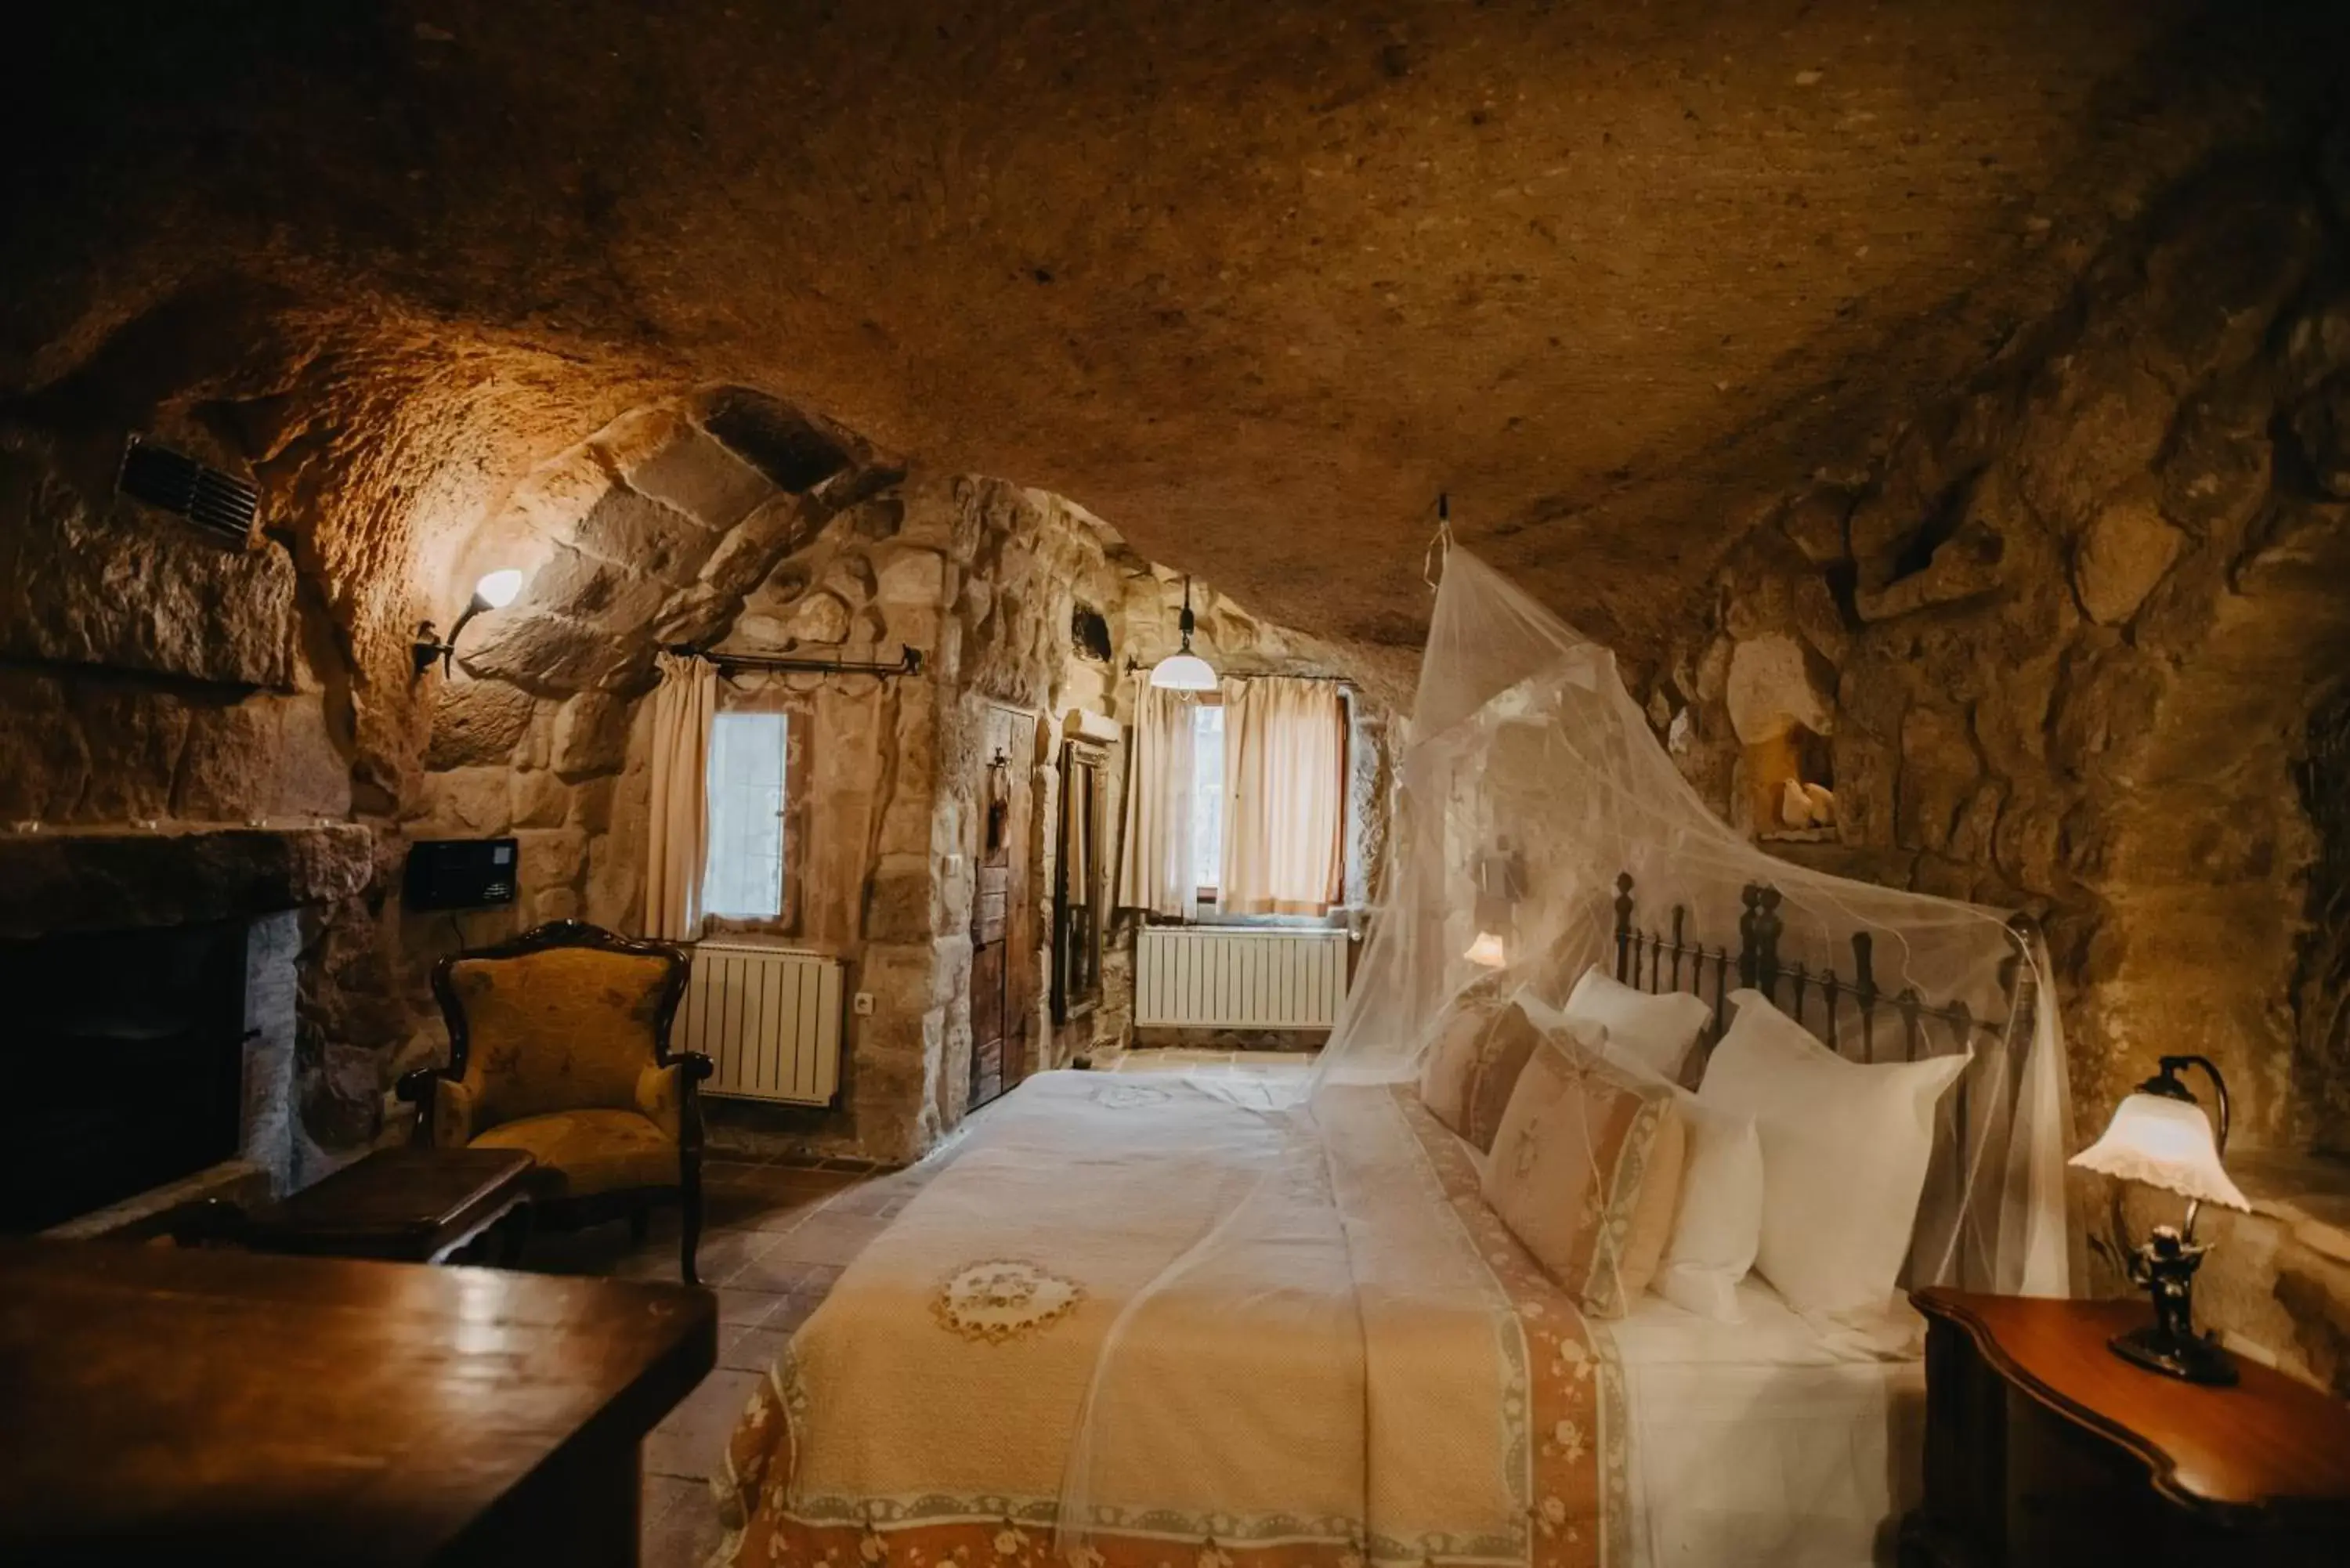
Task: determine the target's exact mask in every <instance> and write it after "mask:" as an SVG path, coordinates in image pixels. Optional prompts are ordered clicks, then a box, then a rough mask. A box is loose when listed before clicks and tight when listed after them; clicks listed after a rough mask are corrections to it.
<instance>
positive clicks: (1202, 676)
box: [1150, 647, 1216, 691]
mask: <svg viewBox="0 0 2350 1568" xmlns="http://www.w3.org/2000/svg"><path fill="white" fill-rule="evenodd" d="M1150 683H1151V684H1152V685H1153V686H1156V687H1158V688H1159V690H1161V691H1214V690H1215V689H1216V672H1215V670H1214V669H1213V668H1212V667H1211V665H1210V664H1209V663H1208V661H1207V660H1206V659H1202V658H1201V657H1200V656H1199V655H1198V654H1196V653H1193V652H1192V651H1191V649H1190V648H1188V647H1187V648H1185V649H1184V650H1183V651H1182V652H1180V653H1170V654H1169V655H1168V656H1167V657H1166V658H1164V659H1160V660H1159V662H1158V663H1157V664H1155V665H1153V666H1152V667H1151V670H1150Z"/></svg>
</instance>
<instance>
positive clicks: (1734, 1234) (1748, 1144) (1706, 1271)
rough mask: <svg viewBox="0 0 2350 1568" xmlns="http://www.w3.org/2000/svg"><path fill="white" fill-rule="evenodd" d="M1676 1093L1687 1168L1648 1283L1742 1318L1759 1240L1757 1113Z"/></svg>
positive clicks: (1691, 1305) (1682, 1301)
mask: <svg viewBox="0 0 2350 1568" xmlns="http://www.w3.org/2000/svg"><path fill="white" fill-rule="evenodd" d="M1679 1094H1680V1107H1681V1121H1682V1124H1683V1125H1684V1126H1685V1127H1688V1129H1689V1168H1688V1169H1687V1170H1685V1171H1684V1172H1683V1173H1682V1175H1681V1196H1680V1208H1679V1210H1676V1211H1675V1213H1674V1215H1673V1234H1672V1239H1671V1240H1670V1241H1667V1242H1666V1243H1665V1256H1664V1260H1663V1262H1660V1263H1659V1264H1658V1266H1657V1272H1656V1273H1655V1274H1654V1275H1653V1276H1651V1277H1650V1279H1649V1281H1648V1288H1649V1289H1650V1290H1652V1291H1654V1292H1656V1293H1658V1294H1659V1295H1660V1296H1662V1297H1664V1298H1665V1299H1666V1300H1667V1301H1669V1302H1670V1303H1673V1304H1674V1305H1675V1306H1677V1307H1679V1308H1681V1309H1682V1310H1684V1311H1686V1312H1693V1313H1695V1314H1698V1316H1700V1317H1710V1318H1712V1319H1714V1320H1716V1321H1717V1322H1720V1323H1742V1322H1743V1321H1745V1317H1746V1314H1745V1312H1744V1311H1743V1309H1742V1308H1741V1307H1740V1306H1739V1304H1738V1282H1739V1281H1741V1280H1742V1279H1744V1278H1745V1277H1746V1272H1747V1271H1748V1270H1750V1269H1752V1267H1753V1266H1754V1254H1755V1252H1756V1251H1757V1250H1758V1249H1759V1248H1760V1247H1761V1246H1762V1243H1763V1140H1762V1137H1761V1136H1760V1135H1759V1134H1758V1133H1757V1131H1756V1129H1755V1126H1754V1118H1753V1117H1752V1116H1747V1115H1745V1114H1744V1113H1742V1112H1739V1111H1731V1110H1726V1109H1724V1108H1723V1107H1721V1106H1716V1105H1712V1104H1710V1103H1708V1102H1707V1101H1705V1100H1703V1099H1701V1098H1700V1097H1699V1096H1696V1095H1692V1094H1690V1093H1689V1092H1688V1091H1687V1090H1681V1091H1679Z"/></svg>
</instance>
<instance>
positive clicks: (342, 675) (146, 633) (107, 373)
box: [0, 285, 642, 1174]
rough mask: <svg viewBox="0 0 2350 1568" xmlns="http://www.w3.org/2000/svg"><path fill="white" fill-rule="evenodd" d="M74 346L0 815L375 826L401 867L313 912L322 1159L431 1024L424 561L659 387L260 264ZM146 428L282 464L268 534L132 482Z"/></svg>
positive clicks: (39, 422)
mask: <svg viewBox="0 0 2350 1568" xmlns="http://www.w3.org/2000/svg"><path fill="white" fill-rule="evenodd" d="M68 348H70V351H68ZM47 362H48V363H49V364H50V365H51V366H52V367H53V372H52V373H51V374H49V375H48V377H47V379H44V380H42V381H40V382H38V383H37V384H36V385H33V386H30V387H27V388H20V389H16V391H14V392H12V393H11V394H10V395H8V396H7V397H6V399H5V402H0V577H5V583H6V586H5V587H0V596H5V604H0V755H5V761H6V765H5V767H0V821H5V822H6V823H8V824H10V825H12V826H13V825H16V824H19V823H29V822H40V823H44V824H48V825H59V824H67V825H73V826H78V827H83V828H89V829H104V828H109V827H111V828H116V829H122V830H128V831H134V832H136V831H143V825H146V824H149V823H158V824H161V826H164V827H167V828H172V827H182V828H184V827H189V826H195V827H199V828H201V827H203V826H207V825H217V824H223V823H229V824H235V825H238V826H244V825H247V824H250V823H252V822H254V821H255V820H256V819H259V820H261V821H263V822H265V824H267V825H268V826H270V827H271V828H273V829H276V828H286V827H290V826H301V825H308V824H311V823H315V822H316V821H317V820H319V819H321V818H328V819H341V818H345V817H356V818H357V819H359V821H360V822H362V823H365V824H368V825H370V826H373V827H375V828H376V829H377V834H376V849H375V860H376V867H375V869H376V872H377V875H376V877H374V878H373V879H372V880H371V881H370V883H369V886H368V887H367V888H364V889H363V890H361V891H359V892H358V893H356V894H350V895H348V896H343V895H340V894H338V895H337V896H335V897H333V898H327V899H325V900H324V901H320V902H315V903H313V904H311V905H309V906H308V907H307V908H305V909H304V910H303V914H302V919H301V924H300V929H301V943H302V961H301V965H300V977H301V984H300V1029H299V1033H298V1038H297V1055H298V1064H297V1065H298V1071H297V1074H296V1093H297V1095H298V1096H299V1098H300V1101H301V1108H302V1114H303V1119H304V1124H305V1132H306V1134H307V1136H308V1137H310V1138H311V1139H313V1140H314V1141H315V1144H316V1146H317V1147H318V1148H319V1149H320V1150H321V1151H322V1153H321V1158H322V1159H324V1160H326V1161H328V1162H331V1161H332V1160H334V1159H336V1158H348V1155H349V1154H351V1153H352V1152H355V1151H356V1150H359V1149H361V1148H364V1147H366V1146H367V1144H368V1142H369V1140H370V1139H371V1138H372V1137H374V1136H375V1135H376V1132H377V1130H378V1127H379V1121H380V1104H381V1090H382V1087H383V1083H384V1081H385V1080H384V1075H383V1067H384V1063H385V1061H386V1060H387V1059H388V1057H389V1054H390V1051H391V1050H392V1049H393V1048H394V1047H396V1046H397V1045H398V1044H399V1043H400V1041H401V1040H402V1039H403V1038H404V1037H405V1036H406V1033H407V1032H408V1028H409V1011H410V1010H409V1007H408V1005H407V1002H405V1000H404V999H403V997H402V995H401V991H402V986H401V981H400V967H401V966H400V959H399V954H398V951H397V949H396V947H394V946H393V945H391V944H389V943H387V942H386V941H385V940H383V934H382V927H381V924H380V920H379V918H378V917H379V914H380V910H381V908H382V896H381V888H383V886H385V884H386V881H387V874H388V873H390V871H392V870H393V869H394V868H395V867H396V865H397V856H398V845H397V843H396V840H395V839H394V836H393V835H392V834H391V832H390V817H391V815H392V813H393V811H394V809H395V807H396V805H397V803H398V801H399V800H400V798H401V797H402V795H403V794H404V793H406V791H407V790H408V789H409V788H410V787H411V785H412V783H413V779H414V776H415V774H416V770H417V766H418V763H419V761H420V758H421V753H422V749H423V737H424V724H423V722H422V714H421V710H420V707H419V705H418V704H417V703H416V701H415V700H414V695H413V691H412V688H411V679H410V664H409V659H408V653H407V648H406V643H407V639H408V637H409V634H410V631H411V628H412V627H413V625H414V622H415V618H416V617H417V614H418V613H419V610H420V604H419V599H420V598H421V596H420V595H416V589H417V587H418V582H417V578H416V577H415V576H414V574H413V566H414V564H415V561H416V558H417V556H418V554H419V552H420V549H421V546H422V544H423V542H424V541H426V540H428V539H430V538H431V537H432V535H434V534H435V533H436V532H437V530H438V529H440V528H441V527H442V526H445V524H446V520H447V519H449V518H452V517H462V516H465V515H468V514H472V513H473V512H475V511H477V510H478V509H479V508H480V507H481V506H482V505H484V504H485V502H486V501H487V499H488V498H489V496H490V495H491V494H492V493H494V491H495V489H496V487H497V486H498V485H499V484H500V483H504V482H506V480H507V479H508V478H509V477H510V476H511V475H512V474H514V473H516V472H521V471H522V469H524V468H525V467H526V466H527V464H528V463H529V462H531V461H533V460H534V459H535V457H536V455H538V454H539V452H542V451H543V450H545V444H546V441H547V437H548V432H549V430H550V428H551V427H552V428H560V427H561V426H562V425H563V424H565V423H566V422H567V421H568V420H569V419H572V418H576V417H580V413H581V410H583V409H584V410H594V409H595V408H596V407H597V405H598V401H599V400H603V399H606V398H610V397H614V396H618V397H620V398H624V399H625V398H628V397H629V396H631V395H632V394H633V395H634V396H637V397H641V395H642V393H641V390H640V389H639V388H640V385H641V381H640V378H639V379H631V376H630V375H629V373H626V372H622V371H619V370H616V369H613V368H611V367H609V366H601V367H598V364H597V362H596V360H595V358H594V357H593V356H592V355H582V356H553V355H546V354H541V353H535V352H532V351H528V350H524V349H519V348H515V347H514V346H512V345H511V344H502V343H496V342H493V341H490V340H487V339H484V337H481V336H480V335H478V334H475V333H473V332H470V331H468V330H465V329H463V328H462V327H452V326H451V325H450V324H448V323H446V322H440V321H430V320H426V319H422V318H421V317H417V316H415V315H413V314H412V313H408V312H403V311H398V310H389V309H381V310H364V309H357V308H355V309H354V310H353V311H352V312H349V313H347V314H345V315H342V316H339V317H335V318H332V319H327V318H319V317H308V316H305V315H303V314H302V313H300V312H298V311H296V310H294V309H293V308H291V306H289V304H288V302H287V301H286V299H285V298H284V297H282V296H278V295H276V294H274V293H272V292H271V291H268V290H257V289H254V288H250V287H244V286H234V285H214V286H192V287H189V288H186V289H182V290H180V291H178V292H175V293H171V294H169V295H167V296H165V297H163V298H161V300H160V301H159V302H157V303H155V304H153V305H152V306H151V307H148V308H145V309H133V310H130V311H129V312H128V313H126V314H124V315H122V316H120V317H112V318H109V320H107V321H105V322H104V323H102V324H100V326H99V327H98V328H97V329H94V330H93V331H91V332H89V333H88V334H87V335H85V336H83V337H80V338H79V339H78V341H77V342H76V343H75V344H74V345H71V346H65V345H59V346H57V348H56V351H54V352H52V353H51V354H50V355H49V356H47ZM574 376H577V377H579V378H580V379H581V382H584V383H587V385H588V386H590V387H592V388H593V389H592V390H589V389H583V386H582V385H581V382H573V381H571V380H570V378H571V377H574ZM601 417H608V416H598V415H594V414H593V413H592V411H591V412H590V413H589V414H588V415H587V418H588V419H589V421H590V422H591V423H592V422H595V421H597V420H598V419H600V418H601ZM133 431H140V432H145V433H148V434H151V435H152V436H155V437H157V438H159V439H161V440H162V441H164V442H166V444H169V445H171V446H173V447H176V448H178V449H180V450H182V451H184V452H191V453H192V454H193V455H195V456H197V457H199V458H201V459H203V460H204V461H206V462H212V463H213V464H215V465H217V466H220V467H224V468H226V469H229V470H230V471H232V472H238V473H240V474H243V475H246V476H249V477H250V478H251V479H252V480H253V481H254V482H255V483H256V485H257V487H258V488H259V491H260V493H261V517H260V524H259V527H258V529H257V531H256V534H255V537H254V538H253V539H252V540H250V541H249V542H248V545H247V547H246V548H244V549H243V550H238V549H235V548H224V547H222V546H220V545H216V544H214V543H212V542H210V541H209V540H207V539H205V538H204V537H203V536H200V535H197V534H196V533H195V532H194V531H193V530H192V529H191V528H189V527H187V526H186V525H185V524H182V523H180V522H178V521H177V520H175V519H172V518H171V517H169V516H166V515H164V514H160V513H157V512H154V511H151V510H149V509H146V508H142V507H140V506H138V505H135V504H130V503H126V502H123V501H121V500H120V499H118V498H117V497H116V496H115V495H114V493H113V486H114V478H115V473H116V470H117V466H118V464H119V462H120V456H121V452H122V447H123V442H124V441H125V439H126V438H127V437H128V436H129V435H130V433H131V432H133ZM411 596H415V597H411ZM157 864H161V862H157ZM341 885H342V884H340V883H338V886H341ZM313 1174H315V1171H314V1172H313Z"/></svg>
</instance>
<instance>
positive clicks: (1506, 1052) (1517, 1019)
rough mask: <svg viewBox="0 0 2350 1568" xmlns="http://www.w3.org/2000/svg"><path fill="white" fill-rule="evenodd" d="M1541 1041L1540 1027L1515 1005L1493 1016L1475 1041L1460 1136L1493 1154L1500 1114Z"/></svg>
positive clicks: (1500, 1123) (1521, 1007) (1506, 1106)
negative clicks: (1472, 1071)
mask: <svg viewBox="0 0 2350 1568" xmlns="http://www.w3.org/2000/svg"><path fill="white" fill-rule="evenodd" d="M1542 1042H1543V1031H1542V1027H1541V1025H1540V1024H1538V1023H1535V1022H1534V1019H1533V1018H1531V1017H1530V1016H1528V1014H1527V1012H1526V1010H1525V1009H1524V1008H1523V1006H1521V1005H1519V1004H1518V1003H1517V1002H1511V1003H1510V1004H1509V1005H1508V1006H1507V1007H1504V1008H1503V1009H1502V1011H1501V1012H1498V1013H1496V1014H1494V1016H1493V1023H1492V1027H1490V1028H1488V1029H1487V1030H1486V1031H1485V1033H1484V1034H1483V1035H1482V1037H1481V1038H1480V1040H1479V1041H1478V1048H1477V1071H1476V1073H1475V1074H1474V1075H1472V1076H1471V1079H1470V1081H1469V1115H1468V1120H1467V1123H1466V1125H1464V1126H1463V1127H1461V1137H1465V1138H1467V1139H1468V1140H1469V1141H1470V1142H1471V1143H1472V1144H1475V1145H1476V1146H1477V1147H1478V1148H1479V1149H1481V1150H1482V1151H1484V1152H1486V1153H1489V1154H1490V1153H1491V1152H1492V1147H1493V1135H1494V1134H1496V1133H1498V1132H1500V1131H1501V1130H1502V1115H1503V1112H1504V1111H1506V1110H1508V1109H1509V1108H1510V1096H1511V1095H1512V1093H1513V1092H1514V1091H1515V1090H1516V1088H1517V1086H1518V1075H1520V1074H1521V1073H1523V1072H1524V1071H1525V1069H1526V1063H1527V1062H1528V1061H1529V1060H1530V1059H1531V1058H1532V1057H1533V1056H1534V1047H1535V1046H1537V1045H1540V1044H1542Z"/></svg>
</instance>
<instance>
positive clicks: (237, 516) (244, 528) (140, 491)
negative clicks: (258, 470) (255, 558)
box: [114, 436, 261, 549]
mask: <svg viewBox="0 0 2350 1568" xmlns="http://www.w3.org/2000/svg"><path fill="white" fill-rule="evenodd" d="M114 488H115V490H116V492H117V493H120V494H123V495H127V496H129V497H130V499H131V500H133V501H139V502H143V503H145V504H147V505H150V506H155V507H161V509H162V510H163V511H166V512H169V513H171V514H172V515H173V516H175V517H184V518H186V519H187V520H188V521H189V522H191V523H192V524H195V525H196V526H197V527H198V528H201V529H203V531H204V532H205V533H206V534H208V535H211V536H212V538H213V541H214V542H215V543H217V544H222V545H234V546H235V547H236V548H238V549H243V548H244V547H245V546H246V545H250V544H251V543H252V542H253V523H254V519H255V517H257V516H259V515H260V512H261V493H260V492H258V491H256V490H255V489H254V488H253V486H252V485H250V484H247V483H244V481H243V480H241V479H238V478H236V477H235V476H234V475H233V474H227V473H223V472H221V471H220V470H219V469H217V468H209V467H206V466H205V465H204V464H203V463H201V462H197V461H196V460H195V459H194V458H192V457H188V456H185V455H183V454H182V453H180V452H173V451H172V450H171V449H170V448H169V447H161V446H157V445H156V444H155V443H154V442H152V441H147V440H144V439H143V438H141V437H139V436H132V437H131V438H130V444H129V445H127V446H125V447H124V448H123V449H122V467H121V468H120V470H119V471H118V472H116V474H115V476H114Z"/></svg>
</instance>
